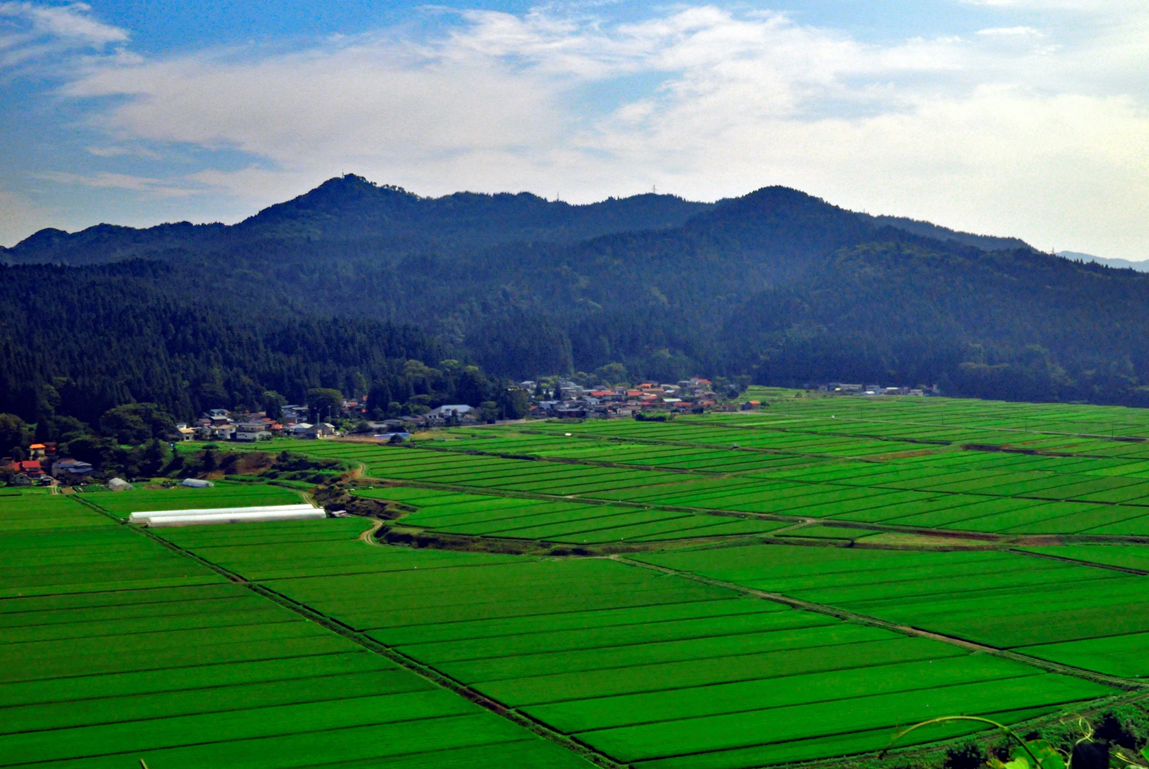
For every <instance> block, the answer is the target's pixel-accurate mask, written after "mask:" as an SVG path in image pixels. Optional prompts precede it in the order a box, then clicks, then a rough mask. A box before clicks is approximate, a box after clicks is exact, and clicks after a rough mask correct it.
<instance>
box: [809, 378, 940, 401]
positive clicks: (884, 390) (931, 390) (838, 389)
mask: <svg viewBox="0 0 1149 769" xmlns="http://www.w3.org/2000/svg"><path fill="white" fill-rule="evenodd" d="M818 389H819V390H821V391H822V392H830V393H839V394H841V395H870V396H873V395H913V396H916V397H919V398H920V397H923V396H926V395H939V394H940V391H939V390H938V386H937V385H934V386H933V387H925V386H919V387H882V386H881V385H877V384H843V383H841V382H829V383H827V384H824V385H820V386H819V387H818Z"/></svg>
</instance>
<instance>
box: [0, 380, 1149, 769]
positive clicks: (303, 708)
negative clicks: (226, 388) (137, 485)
mask: <svg viewBox="0 0 1149 769" xmlns="http://www.w3.org/2000/svg"><path fill="white" fill-rule="evenodd" d="M751 395H756V396H757V399H761V400H767V401H768V402H769V403H770V406H769V407H768V408H766V409H763V410H761V411H752V412H736V413H718V414H704V415H697V416H689V417H679V418H677V419H675V420H674V421H671V422H666V423H652V422H637V421H631V420H618V421H588V422H582V423H558V422H525V423H522V424H516V425H503V426H498V427H470V428H459V429H455V430H450V431H444V432H440V433H437V434H435V436H434V438H433V439H428V440H419V441H416V442H415V443H414V444H413V445H409V446H404V447H393V446H383V445H377V444H373V443H352V442H346V443H345V442H336V441H322V442H304V441H297V442H292V443H291V444H290V448H291V450H293V451H298V452H301V453H308V454H312V455H316V456H324V457H334V458H339V459H342V460H345V461H347V462H348V463H352V464H358V465H360V466H361V467H362V468H363V478H361V479H360V480H358V481H356V482H355V484H353V485H354V487H355V488H354V493H355V494H358V495H361V496H364V497H368V498H373V499H377V500H381V501H384V502H387V503H388V506H389V509H390V510H391V514H392V515H395V516H397V517H396V518H394V519H390V520H386V521H369V520H365V519H361V518H354V517H352V518H329V519H327V520H321V521H293V522H279V523H249V524H232V525H224V526H190V527H186V528H167V529H158V530H156V531H155V532H152V531H149V530H146V529H139V528H137V527H135V526H132V525H129V524H127V523H126V518H127V516H128V514H130V513H131V512H135V511H139V510H155V509H180V508H190V507H237V506H247V505H257V504H285V503H291V502H296V501H298V500H299V499H300V497H299V495H298V494H296V493H295V492H293V491H290V490H286V489H283V488H277V487H272V486H266V485H258V484H254V485H247V484H245V485H231V486H223V485H221V486H217V487H216V488H213V489H202V490H189V489H178V490H159V489H157V490H138V491H129V492H123V493H118V494H112V493H105V494H92V495H88V494H83V495H70V496H62V495H45V494H36V495H31V494H29V495H23V494H19V495H18V494H14V493H11V492H9V493H7V494H5V490H0V553H3V558H2V560H0V661H2V663H3V664H0V767H3V766H45V767H47V766H52V767H55V766H64V767H77V769H79V768H81V767H83V768H85V769H87V768H88V767H91V768H93V769H97V768H98V769H104V767H108V768H110V767H120V766H123V767H138V765H139V760H140V759H144V760H145V761H146V762H147V765H148V767H150V769H164V768H165V767H180V768H181V769H182V768H190V767H203V766H213V767H231V766H234V767H268V769H272V768H273V767H301V768H302V767H334V766H343V767H376V766H388V767H391V766H396V767H426V768H427V769H433V768H434V767H439V766H475V767H488V766H489V767H496V766H498V767H505V766H515V767H552V766H553V767H560V769H561V767H566V766H570V767H576V766H590V765H592V764H594V763H597V764H598V765H600V766H616V767H617V766H631V767H635V768H636V769H638V768H641V769H694V768H695V767H697V768H699V769H749V768H750V767H758V766H788V765H792V764H795V763H799V762H805V761H813V762H834V761H836V760H840V759H842V758H843V757H847V756H857V755H859V754H862V755H864V754H875V753H877V751H879V750H881V749H882V748H883V747H885V746H886V744H887V743H888V742H889V740H890V737H891V736H892V734H894V733H895V732H896V731H897V730H898V729H899V728H901V727H904V726H906V725H909V724H913V723H916V722H919V721H922V720H925V719H928V718H931V717H934V716H940V715H949V714H968V715H980V716H987V717H990V718H994V719H995V720H999V721H1003V722H1007V723H1020V722H1029V721H1033V720H1035V719H1037V720H1039V721H1040V719H1043V718H1045V719H1051V718H1057V717H1059V716H1060V715H1061V714H1065V713H1069V712H1076V711H1082V710H1085V711H1088V710H1089V709H1091V708H1097V707H1101V706H1103V705H1104V704H1105V703H1108V702H1113V701H1118V700H1121V701H1123V700H1126V699H1130V698H1133V699H1136V698H1140V697H1142V696H1143V695H1144V696H1149V442H1146V441H1145V438H1149V412H1145V411H1139V410H1134V409H1119V408H1104V407H1089V406H1073V405H1048V404H1046V405H1031V404H1006V403H991V402H975V401H958V400H947V399H940V398H935V399H920V398H917V399H915V398H878V399H869V400H867V399H863V398H861V397H856V398H855V397H847V398H839V397H835V398H823V399H818V398H806V397H804V398H795V397H793V393H787V392H783V391H760V392H758V393H752V394H751ZM284 447H285V446H284V444H283V443H281V442H277V445H276V446H275V447H274V448H275V449H276V450H279V449H281V448H284ZM245 448H246V447H245ZM255 448H261V447H258V446H257V447H255ZM387 542H397V543H417V544H418V545H419V546H414V545H402V544H387ZM976 729H977V727H976V725H971V724H969V723H968V722H966V723H956V724H949V725H947V726H944V727H941V726H939V727H935V728H932V729H931V730H920V731H918V732H915V733H914V735H913V738H914V739H915V740H916V741H917V742H918V743H932V742H937V741H941V740H945V739H950V738H954V737H957V736H960V735H963V734H967V733H970V732H971V731H975V730H976Z"/></svg>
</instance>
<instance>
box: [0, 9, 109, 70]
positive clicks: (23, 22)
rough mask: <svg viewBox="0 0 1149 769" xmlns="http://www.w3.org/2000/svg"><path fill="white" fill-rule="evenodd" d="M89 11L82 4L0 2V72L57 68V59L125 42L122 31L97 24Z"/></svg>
mask: <svg viewBox="0 0 1149 769" xmlns="http://www.w3.org/2000/svg"><path fill="white" fill-rule="evenodd" d="M91 10H92V9H91V7H90V6H89V5H87V4H86V3H70V4H68V5H42V4H39V3H31V2H0V72H2V71H4V70H11V69H16V68H25V67H28V66H30V65H33V64H45V63H47V64H48V65H49V66H52V65H57V64H59V63H60V62H59V58H60V57H61V56H67V55H70V54H76V53H80V52H88V53H93V52H95V53H98V52H104V51H107V50H108V49H109V47H111V46H115V45H120V44H124V43H127V42H128V33H127V32H126V31H124V30H122V29H119V28H117V27H113V26H110V25H108V24H104V23H102V22H100V21H98V20H97V19H95V18H94V17H93V16H92V15H91Z"/></svg>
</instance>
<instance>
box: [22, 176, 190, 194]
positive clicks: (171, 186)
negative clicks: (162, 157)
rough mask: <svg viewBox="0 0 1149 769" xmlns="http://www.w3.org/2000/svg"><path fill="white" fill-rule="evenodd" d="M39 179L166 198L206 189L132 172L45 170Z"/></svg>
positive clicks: (182, 180) (183, 181)
mask: <svg viewBox="0 0 1149 769" xmlns="http://www.w3.org/2000/svg"><path fill="white" fill-rule="evenodd" d="M34 176H35V178H37V179H42V180H44V181H50V182H56V183H58V184H66V185H70V186H77V187H89V188H91V189H103V190H129V191H132V192H147V193H149V194H152V195H155V196H158V197H165V198H186V197H189V196H192V195H196V194H202V193H203V192H205V191H206V189H205V188H204V187H203V185H196V184H190V183H188V180H184V179H176V180H172V179H159V178H152V177H147V176H135V175H132V174H117V173H111V172H108V171H105V172H103V173H97V174H77V173H72V172H70V171H45V172H43V173H38V174H35V175H34Z"/></svg>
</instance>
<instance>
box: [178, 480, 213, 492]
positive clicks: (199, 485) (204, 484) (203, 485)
mask: <svg viewBox="0 0 1149 769" xmlns="http://www.w3.org/2000/svg"><path fill="white" fill-rule="evenodd" d="M214 485H215V484H214V483H212V482H211V481H201V480H200V479H199V478H184V479H183V480H182V481H180V486H186V487H187V488H189V489H209V488H211V487H212V486H214Z"/></svg>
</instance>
